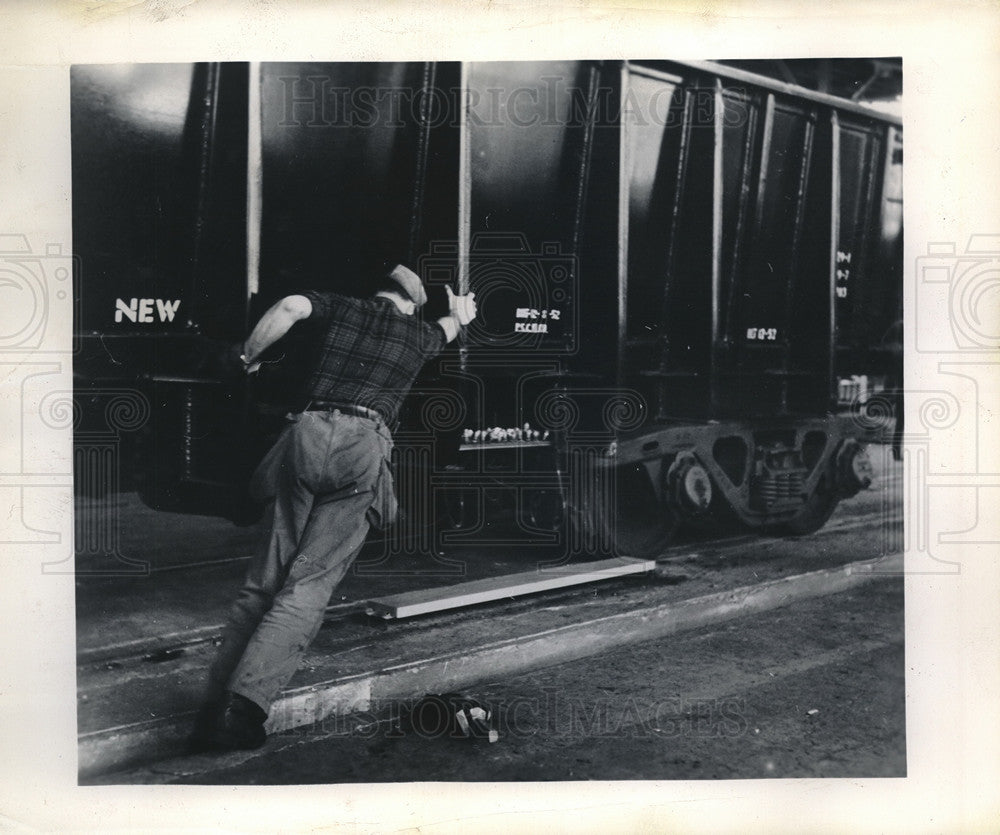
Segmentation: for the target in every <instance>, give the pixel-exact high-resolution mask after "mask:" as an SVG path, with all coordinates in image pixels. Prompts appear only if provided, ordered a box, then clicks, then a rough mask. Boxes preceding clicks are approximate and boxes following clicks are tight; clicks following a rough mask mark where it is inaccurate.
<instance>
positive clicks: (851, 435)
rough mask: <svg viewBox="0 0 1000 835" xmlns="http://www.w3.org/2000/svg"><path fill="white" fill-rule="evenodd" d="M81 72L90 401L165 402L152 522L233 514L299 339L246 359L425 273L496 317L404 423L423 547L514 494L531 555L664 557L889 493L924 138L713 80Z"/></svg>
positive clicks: (145, 488) (535, 70)
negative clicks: (322, 301) (382, 284)
mask: <svg viewBox="0 0 1000 835" xmlns="http://www.w3.org/2000/svg"><path fill="white" fill-rule="evenodd" d="M72 82H73V83H72V96H73V99H72V119H73V166H74V195H73V200H74V240H75V251H76V253H77V254H78V255H79V256H80V259H81V264H82V270H81V274H80V277H79V280H78V284H77V288H76V293H77V301H78V310H79V311H80V314H79V316H78V320H77V332H78V337H79V342H80V345H81V349H80V351H79V352H78V355H77V359H76V366H75V368H76V376H77V392H78V399H79V400H80V401H81V402H82V403H83V406H84V408H83V409H82V413H83V415H84V418H83V420H84V421H86V420H87V419H88V418H87V415H88V413H89V411H93V410H94V409H95V408H96V409H100V408H102V407H101V406H100V404H101V402H102V392H108V391H120V390H121V388H122V386H123V385H126V384H127V385H130V386H132V387H134V388H135V390H136V391H137V392H138V393H139V394H140V395H141V396H142V397H144V398H148V401H149V403H150V404H151V407H152V408H151V409H150V413H151V416H150V419H149V421H148V422H147V423H146V424H145V425H144V426H142V427H141V428H139V429H138V430H137V431H136V432H133V433H130V434H129V436H128V437H127V438H126V437H124V436H123V438H122V443H121V452H122V455H123V456H124V457H119V458H118V459H115V460H114V461H113V462H111V463H110V464H107V466H113V467H116V468H119V469H124V470H127V471H132V470H135V472H137V473H138V479H139V484H138V487H139V488H140V490H141V491H142V493H143V495H144V497H145V498H146V500H147V501H148V502H149V503H151V504H153V505H154V506H162V507H175V508H179V507H187V508H188V509H197V510H198V511H199V512H229V513H233V512H235V507H236V505H237V504H238V502H232V503H230V506H229V507H226V508H223V507H222V506H221V505H220V504H219V500H220V499H227V500H228V499H229V498H231V497H235V496H237V495H238V494H239V487H238V485H239V484H240V483H241V481H243V480H245V478H246V476H247V474H248V469H249V467H251V466H252V465H253V463H254V461H255V460H256V458H257V456H258V455H259V454H260V453H261V452H262V450H263V446H264V444H265V443H266V437H267V429H268V425H269V422H273V421H274V420H277V419H280V415H281V414H282V413H283V412H284V411H286V410H287V409H289V408H294V403H292V402H291V401H290V400H289V392H290V391H293V390H294V386H295V382H296V380H297V379H298V378H299V376H300V375H301V373H302V370H303V368H304V367H305V366H306V363H307V359H306V358H305V357H304V356H303V355H302V353H301V347H300V346H299V345H298V344H297V340H296V338H295V333H294V332H293V333H292V334H291V335H290V336H289V337H288V338H286V340H284V341H283V343H282V344H280V345H278V346H277V347H276V349H275V350H274V353H273V355H272V356H271V357H270V358H269V359H270V360H272V362H270V363H268V364H266V365H265V368H264V371H263V373H262V374H261V376H260V378H259V379H257V380H254V381H252V382H246V381H233V380H231V379H228V378H226V377H225V376H224V375H222V374H220V373H218V372H217V369H215V367H214V366H213V363H212V362H211V358H212V356H213V355H214V353H215V352H218V350H219V348H220V346H221V345H223V344H224V343H225V342H226V341H227V340H228V341H234V340H237V339H240V338H242V336H243V335H244V334H245V333H246V330H247V328H248V326H249V325H250V324H251V323H252V321H253V319H254V318H255V317H256V316H258V315H259V314H260V313H261V312H262V311H263V310H264V309H265V308H266V307H267V306H268V305H269V304H270V303H272V302H273V301H274V300H276V299H277V298H280V297H281V296H283V295H287V294H289V293H292V292H295V291H296V290H301V289H305V288H308V287H318V288H323V289H332V290H337V291H341V292H347V293H355V294H359V295H363V294H366V293H368V292H370V290H371V285H372V280H373V278H374V277H375V276H377V274H378V273H379V270H380V268H381V267H382V266H383V265H384V264H387V263H390V262H391V263H395V262H397V261H401V262H405V263H409V264H411V265H413V266H414V267H415V268H416V269H418V271H419V272H420V273H421V275H422V277H423V279H424V281H425V283H426V284H427V286H428V289H429V292H430V296H431V300H430V302H429V304H428V306H427V312H428V314H429V315H431V316H434V315H439V314H440V313H441V311H442V309H443V305H444V303H445V302H444V290H443V287H444V285H446V284H447V285H450V286H452V287H453V288H455V289H456V291H466V290H470V289H471V290H473V291H475V292H476V293H477V300H478V302H479V306H480V318H479V319H478V320H477V321H475V322H474V323H473V324H472V325H471V326H470V327H469V329H468V331H467V333H466V334H465V335H464V336H463V337H462V339H461V340H460V343H459V345H458V347H457V348H456V349H455V350H454V351H451V352H449V353H446V354H445V355H444V356H443V357H441V358H440V360H438V361H437V362H435V363H434V364H433V365H432V366H430V367H428V368H427V369H426V371H425V374H424V375H423V376H422V377H421V379H420V380H419V381H418V383H417V384H416V385H415V387H414V390H413V393H412V396H411V397H410V398H409V400H408V404H407V407H406V410H405V414H404V416H403V420H402V424H401V426H400V427H399V429H398V431H397V433H396V437H397V448H398V453H399V461H398V462H397V464H398V466H397V483H398V488H399V492H400V499H401V503H402V505H403V506H404V507H409V508H410V511H411V512H410V513H409V514H406V515H405V516H404V520H405V521H404V523H403V527H404V528H405V527H406V525H410V526H411V528H412V530H410V531H409V534H410V535H413V536H417V537H419V536H423V534H421V533H420V530H423V529H424V528H426V527H427V525H429V524H430V523H432V522H434V521H440V520H441V519H442V518H443V517H446V518H447V519H448V520H449V524H450V525H452V526H454V527H457V528H460V529H462V530H464V532H465V535H467V536H475V535H476V534H477V532H480V533H481V532H482V530H483V526H484V519H485V517H486V516H488V514H489V512H490V511H489V502H487V501H486V500H485V499H484V496H485V495H486V494H487V493H488V492H489V491H500V492H505V493H506V494H507V495H509V497H511V502H510V503H511V504H512V505H513V506H514V507H515V508H516V510H517V512H518V518H519V520H520V525H521V529H522V530H523V531H524V532H526V534H527V535H537V536H541V537H545V536H549V535H550V534H558V535H566V536H568V539H567V540H566V541H567V543H568V544H569V549H570V550H571V551H573V552H579V551H600V552H607V551H609V550H616V551H617V552H619V553H622V554H638V553H653V552H655V551H656V550H658V549H659V548H661V547H662V545H663V544H664V542H665V541H666V539H667V538H668V537H669V535H670V534H671V533H672V531H673V530H674V528H675V527H676V525H677V524H678V523H680V522H681V521H683V520H685V519H690V520H698V519H706V518H709V519H712V518H717V517H721V516H727V517H735V518H737V519H738V520H739V521H740V522H742V523H743V524H744V525H748V526H750V527H754V528H761V529H774V528H776V527H784V528H785V529H789V530H792V531H807V530H811V529H815V528H816V527H818V526H820V525H822V524H823V523H824V522H825V520H826V519H827V518H828V516H829V514H830V513H831V512H832V511H833V509H834V507H835V506H836V504H837V502H838V501H839V500H840V499H841V498H843V497H845V496H849V495H852V494H853V493H854V492H856V491H857V490H859V489H861V488H863V487H865V486H866V485H867V483H868V482H869V480H870V468H869V466H868V463H867V459H866V457H865V449H864V441H865V439H866V436H868V435H870V434H871V431H872V428H873V427H872V425H871V424H870V421H869V419H868V418H866V416H865V413H864V412H863V410H862V409H860V407H859V401H860V400H861V399H863V389H864V386H865V385H866V382H867V383H868V384H871V382H873V381H875V380H877V379H879V378H881V377H884V376H885V375H886V374H889V373H891V372H892V369H891V368H890V367H889V364H888V363H889V361H890V360H889V357H888V353H887V352H886V351H885V349H884V347H883V346H882V344H881V343H882V341H883V340H882V335H883V334H885V333H886V332H887V331H889V329H890V327H891V326H892V325H893V323H894V322H896V321H898V320H900V319H901V315H902V314H901V270H902V265H901V256H902V173H901V172H902V129H901V125H900V122H899V120H898V119H896V118H894V117H892V116H889V115H886V114H884V113H880V112H878V111H876V110H873V109H871V108H868V107H864V106H861V105H859V104H856V103H854V102H852V101H850V100H848V99H845V98H839V97H835V96H831V95H826V94H823V93H819V92H816V91H812V90H808V89H805V88H801V87H795V86H792V85H790V84H786V83H781V82H778V81H775V80H773V79H771V78H768V77H765V76H762V75H757V74H754V73H750V72H747V71H745V70H741V69H737V68H735V67H731V66H727V65H724V64H721V63H710V62H676V61H637V62H631V61H627V62H620V61H616V62H594V61H561V62H512V63H472V64H457V63H438V64H430V63H372V64H308V63H296V64H284V63H283V64H263V65H246V64H223V65H201V64H199V65H187V66H183V65H171V66H136V67H129V68H122V67H96V66H95V67H86V66H80V67H75V68H74V69H73V74H72ZM248 126H249V128H250V129H249V130H248ZM248 170H249V177H248V176H247V174H248ZM248 182H249V184H250V186H249V188H248ZM258 183H259V190H257V189H258V186H257V184H258ZM248 244H249V245H250V246H249V247H248ZM248 252H250V253H251V254H250V255H249V256H248V254H247V253H248ZM258 265H259V267H258ZM136 381H138V383H137V382H136ZM859 388H860V389H862V392H861V397H858V396H857V391H856V390H857V389H859ZM88 410H89V411H88ZM81 427H83V428H85V427H84V425H83V424H81ZM78 437H79V438H81V439H83V440H81V441H80V443H85V438H86V433H85V432H83V431H78ZM80 460H87V459H86V456H85V455H84V456H82V457H81V459H80ZM109 460H110V459H109ZM115 479H118V476H117V475H116V476H115ZM109 480H113V479H109V478H108V477H107V475H106V474H102V473H98V472H94V473H89V474H87V476H86V477H85V478H83V479H82V481H83V482H86V483H91V484H95V485H99V484H102V483H106V482H108V481H109ZM78 481H81V479H79V478H78ZM113 481H114V483H117V481H116V480H113ZM396 535H401V536H405V535H407V533H406V531H403V532H402V533H397V534H396Z"/></svg>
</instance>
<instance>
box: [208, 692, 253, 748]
mask: <svg viewBox="0 0 1000 835" xmlns="http://www.w3.org/2000/svg"><path fill="white" fill-rule="evenodd" d="M213 714H214V715H213V716H212V717H211V719H210V721H209V722H208V723H207V727H206V728H204V730H203V731H202V733H200V734H198V735H199V736H200V737H201V739H200V741H201V742H202V744H203V747H204V748H206V749H210V750H215V751H237V750H251V749H253V748H260V747H261V746H262V745H263V744H264V741H265V740H266V739H267V732H266V731H265V730H264V721H265V720H266V719H267V713H266V711H264V710H263V709H262V708H261V707H260V706H259V705H258V704H257V703H256V702H253V701H251V700H250V699H248V698H247V697H246V696H241V695H240V694H239V693H233V692H231V691H226V694H225V695H224V696H223V698H222V701H221V703H220V704H218V705H217V706H216V707H215V709H214V711H213Z"/></svg>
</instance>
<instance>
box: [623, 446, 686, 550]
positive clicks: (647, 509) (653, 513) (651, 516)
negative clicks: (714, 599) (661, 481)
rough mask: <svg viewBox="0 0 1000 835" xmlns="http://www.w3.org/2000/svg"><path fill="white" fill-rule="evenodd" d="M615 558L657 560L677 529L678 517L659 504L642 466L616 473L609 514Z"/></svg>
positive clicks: (661, 502) (638, 465)
mask: <svg viewBox="0 0 1000 835" xmlns="http://www.w3.org/2000/svg"><path fill="white" fill-rule="evenodd" d="M612 521H613V525H614V527H613V529H612V531H611V533H612V536H613V537H614V542H615V552H616V555H618V556H622V557H640V558H645V559H651V558H654V557H658V556H660V555H661V554H662V553H663V551H664V549H666V547H667V546H668V545H669V544H670V542H671V540H672V539H673V538H674V534H675V533H676V532H677V528H678V527H680V523H681V517H680V514H679V513H678V512H677V511H676V510H675V509H673V508H672V507H671V506H670V505H668V504H667V503H665V502H663V501H660V500H659V498H658V497H657V495H656V493H655V491H654V490H653V485H652V484H651V483H650V480H649V476H648V474H647V473H646V470H645V468H644V467H643V466H642V465H641V464H637V465H635V466H634V467H630V468H623V469H621V470H620V471H619V473H618V489H617V491H616V495H615V507H614V511H613V514H612Z"/></svg>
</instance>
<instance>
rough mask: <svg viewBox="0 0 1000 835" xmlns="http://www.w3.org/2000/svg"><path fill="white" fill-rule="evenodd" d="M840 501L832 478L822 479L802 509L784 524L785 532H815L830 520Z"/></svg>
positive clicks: (798, 533) (795, 534)
mask: <svg viewBox="0 0 1000 835" xmlns="http://www.w3.org/2000/svg"><path fill="white" fill-rule="evenodd" d="M839 502H840V495H839V494H838V493H837V490H836V488H835V487H834V485H833V484H832V483H831V479H829V478H824V479H822V480H821V481H820V483H819V485H818V486H817V487H816V490H815V492H813V494H812V495H811V496H810V497H809V498H808V499H806V502H805V505H804V507H803V508H802V510H800V511H799V512H798V514H796V515H795V516H793V517H792V518H791V519H789V520H788V521H787V522H785V523H784V525H782V529H783V532H785V533H789V534H792V535H794V536H803V535H805V534H810V533H815V532H816V531H818V530H819V529H820V528H822V527H823V526H824V525H825V524H826V523H827V522H828V521H829V519H830V517H831V516H832V515H833V511H834V510H836V509H837V505H838V504H839Z"/></svg>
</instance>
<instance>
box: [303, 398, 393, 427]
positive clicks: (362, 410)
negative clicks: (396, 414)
mask: <svg viewBox="0 0 1000 835" xmlns="http://www.w3.org/2000/svg"><path fill="white" fill-rule="evenodd" d="M302 411H304V412H332V411H338V412H341V413H342V414H345V415H353V416H354V417H360V418H367V419H368V420H373V421H375V422H376V423H385V418H384V417H382V415H380V414H379V413H378V412H376V411H375V410H374V409H369V408H368V407H367V406H358V405H357V404H356V403H330V402H328V401H326V400H311V401H309V405H308V406H306V407H305V409H303V410H302Z"/></svg>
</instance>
